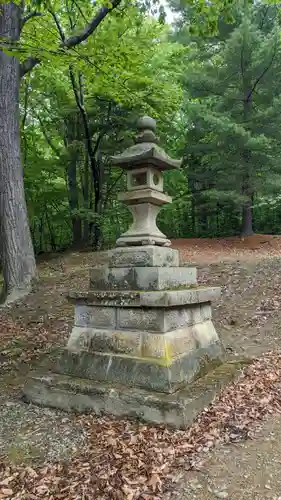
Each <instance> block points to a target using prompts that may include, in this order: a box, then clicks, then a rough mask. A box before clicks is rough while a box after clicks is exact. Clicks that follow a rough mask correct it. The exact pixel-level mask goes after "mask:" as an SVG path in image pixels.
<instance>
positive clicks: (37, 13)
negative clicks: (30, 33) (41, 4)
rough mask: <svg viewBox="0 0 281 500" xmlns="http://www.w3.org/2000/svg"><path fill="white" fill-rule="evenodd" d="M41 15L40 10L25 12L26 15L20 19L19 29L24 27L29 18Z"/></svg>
mask: <svg viewBox="0 0 281 500" xmlns="http://www.w3.org/2000/svg"><path fill="white" fill-rule="evenodd" d="M41 16H43V14H42V12H37V11H36V10H34V11H33V12H29V14H27V15H26V16H24V17H23V18H22V20H21V28H20V29H21V30H22V28H23V27H24V25H25V24H26V23H27V22H28V21H29V20H30V19H33V17H41Z"/></svg>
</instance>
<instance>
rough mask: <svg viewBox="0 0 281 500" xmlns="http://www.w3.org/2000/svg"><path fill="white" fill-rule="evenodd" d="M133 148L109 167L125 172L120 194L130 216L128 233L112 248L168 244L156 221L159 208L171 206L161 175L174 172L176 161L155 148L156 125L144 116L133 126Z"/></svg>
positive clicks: (116, 157) (117, 157) (113, 161)
mask: <svg viewBox="0 0 281 500" xmlns="http://www.w3.org/2000/svg"><path fill="white" fill-rule="evenodd" d="M137 129H138V134H137V136H136V139H135V145H134V146H132V147H130V148H128V149H127V150H126V151H125V152H124V153H122V154H120V155H118V156H114V157H112V163H113V165H115V166H117V167H120V168H122V169H124V170H126V171H127V192H125V193H120V194H119V196H118V199H119V200H121V201H123V202H124V203H125V204H126V205H127V206H128V208H129V210H130V211H131V213H132V216H133V224H132V226H131V227H130V229H129V230H128V231H127V232H126V233H124V234H122V236H121V237H120V238H119V239H118V240H117V242H116V246H125V245H127V246H130V245H159V246H169V245H170V244H171V242H170V241H169V240H168V239H167V238H166V236H165V235H164V234H163V233H162V232H161V231H160V230H159V229H158V227H157V224H156V218H157V215H158V213H159V210H160V208H161V206H162V205H164V204H165V203H171V202H172V199H171V197H170V196H168V195H166V194H164V193H163V171H165V170H170V169H177V168H179V167H180V165H181V161H180V160H172V159H171V158H169V156H168V155H167V154H166V153H165V152H164V151H163V149H161V148H160V147H159V146H158V145H157V138H156V135H155V132H156V122H155V120H153V118H150V117H149V116H144V117H143V118H141V119H140V120H139V121H138V123H137Z"/></svg>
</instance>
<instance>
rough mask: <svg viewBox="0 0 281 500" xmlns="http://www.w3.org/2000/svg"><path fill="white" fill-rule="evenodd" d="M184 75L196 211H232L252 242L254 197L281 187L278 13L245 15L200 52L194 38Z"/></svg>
mask: <svg viewBox="0 0 281 500" xmlns="http://www.w3.org/2000/svg"><path fill="white" fill-rule="evenodd" d="M188 42H189V43H190V42H191V39H190V37H189V40H188ZM194 42H195V43H194ZM191 67H192V70H190V68H191ZM188 68H189V71H188V73H187V74H186V77H185V91H186V98H185V104H184V111H185V113H186V120H187V130H188V132H187V135H186V146H185V158H186V163H187V164H188V170H187V172H188V177H189V179H191V180H192V183H193V185H195V186H196V187H195V192H197V206H198V203H199V204H200V205H201V208H202V207H203V213H206V212H207V213H209V214H210V213H212V210H218V209H219V210H220V209H221V208H222V207H228V209H229V207H230V206H232V210H233V211H234V212H235V211H237V210H239V211H240V214H241V234H242V235H250V234H252V233H253V220H252V219H253V209H252V207H253V199H254V197H257V196H260V195H263V194H265V193H268V192H274V189H276V187H277V186H278V187H279V186H280V183H281V166H280V151H281V147H280V146H281V133H280V106H281V87H280V77H279V75H280V71H281V47H280V25H279V24H278V9H277V7H274V6H266V5H255V6H252V7H247V8H244V9H242V10H240V11H238V12H237V15H236V19H235V23H234V24H233V25H232V29H231V30H229V31H228V33H225V31H224V30H223V26H222V30H221V31H220V32H219V33H218V36H217V37H214V38H212V39H209V40H206V41H205V43H204V44H202V40H200V42H198V41H197V40H196V39H194V38H193V44H192V45H190V57H189V65H188ZM204 209H205V210H204Z"/></svg>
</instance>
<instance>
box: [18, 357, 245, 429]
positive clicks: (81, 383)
mask: <svg viewBox="0 0 281 500" xmlns="http://www.w3.org/2000/svg"><path fill="white" fill-rule="evenodd" d="M248 363H249V361H248V360H241V361H235V362H228V363H225V364H223V365H220V366H219V367H218V368H216V369H215V370H213V371H211V372H209V373H208V374H207V375H205V376H204V377H202V378H200V379H199V380H197V381H195V382H193V383H192V384H190V385H188V386H187V387H186V388H185V389H183V390H179V391H177V392H175V393H173V394H164V393H161V392H156V391H149V390H144V389H138V388H129V387H127V386H125V385H117V384H114V385H112V384H106V383H99V382H97V381H92V380H89V379H82V378H75V377H73V376H65V375H56V374H52V373H48V374H46V375H44V376H40V375H38V374H31V375H30V378H29V380H28V383H27V385H26V386H25V389H24V399H25V401H27V402H33V403H35V404H38V405H42V406H49V407H53V408H60V409H62V410H65V411H75V412H79V413H87V412H92V413H94V414H95V415H103V414H109V415H114V416H116V417H120V418H124V417H127V418H137V419H139V420H142V421H145V422H150V423H152V424H165V425H168V426H171V427H173V428H179V429H185V428H186V427H188V426H189V425H190V424H191V423H192V422H193V420H194V419H195V418H196V417H197V415H198V413H200V412H201V411H202V410H203V409H204V408H205V407H206V406H207V405H208V404H210V403H211V402H212V400H213V399H214V397H215V396H216V395H217V394H218V393H219V391H220V390H221V389H222V387H223V386H224V385H226V384H228V383H230V382H231V381H232V380H234V379H235V378H236V377H238V376H239V375H240V374H241V372H242V369H243V368H244V367H245V366H246V365H247V364H248Z"/></svg>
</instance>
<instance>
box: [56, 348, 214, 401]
mask: <svg viewBox="0 0 281 500" xmlns="http://www.w3.org/2000/svg"><path fill="white" fill-rule="evenodd" d="M191 340H192V339H191ZM164 356H166V358H165V357H164V358H160V357H159V358H152V357H133V356H132V355H124V354H113V353H112V352H89V351H80V352H71V351H69V350H65V351H64V353H63V355H62V356H61V357H60V359H59V361H58V363H57V365H56V367H55V372H56V373H60V374H64V375H73V376H74V377H79V378H87V379H90V380H96V381H98V382H107V383H112V384H114V383H119V384H124V385H127V386H128V387H142V388H146V389H152V390H154V391H160V392H167V393H170V392H175V391H176V390H177V389H179V388H181V387H183V386H185V385H186V384H187V383H190V382H192V381H193V380H194V379H196V378H198V377H200V376H202V375H204V374H205V373H206V372H207V371H208V370H210V368H211V367H214V366H218V365H220V364H221V363H222V348H221V344H220V343H219V342H214V343H212V344H208V346H206V348H204V347H201V348H197V349H194V350H191V351H190V352H188V349H187V352H186V353H185V354H183V355H182V356H178V357H176V358H172V357H170V353H167V355H166V353H165V352H164ZM168 356H169V357H168Z"/></svg>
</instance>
